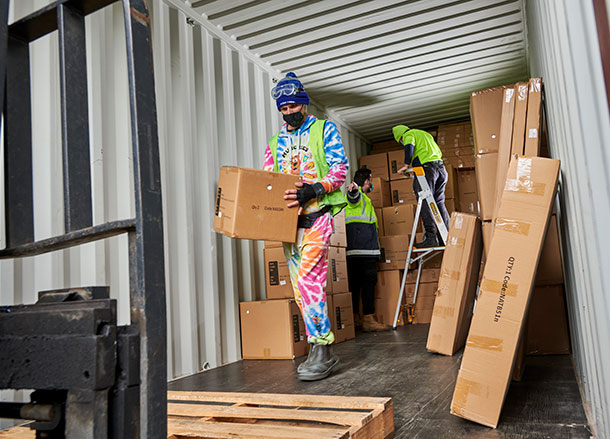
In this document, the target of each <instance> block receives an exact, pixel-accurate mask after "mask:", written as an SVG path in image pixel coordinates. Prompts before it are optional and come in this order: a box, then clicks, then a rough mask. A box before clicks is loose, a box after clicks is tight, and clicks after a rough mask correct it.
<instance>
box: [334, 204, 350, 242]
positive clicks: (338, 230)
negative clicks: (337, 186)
mask: <svg viewBox="0 0 610 439" xmlns="http://www.w3.org/2000/svg"><path fill="white" fill-rule="evenodd" d="M333 225H334V227H333V234H332V235H330V245H331V246H333V247H347V234H346V233H345V210H342V211H341V212H339V213H338V214H336V215H335V216H334V217H333Z"/></svg>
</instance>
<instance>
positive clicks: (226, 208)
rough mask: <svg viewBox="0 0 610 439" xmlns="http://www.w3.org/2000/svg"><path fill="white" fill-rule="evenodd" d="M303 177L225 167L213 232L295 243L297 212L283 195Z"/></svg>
mask: <svg viewBox="0 0 610 439" xmlns="http://www.w3.org/2000/svg"><path fill="white" fill-rule="evenodd" d="M300 180H301V177H299V176H296V175H289V174H281V173H278V172H266V171H259V170H256V169H246V168H236V167H230V166H223V167H221V168H220V176H219V177H218V188H217V192H216V208H215V216H214V230H215V231H217V232H220V233H223V234H225V235H227V236H230V237H232V238H243V239H260V240H274V241H283V242H295V240H296V232H297V213H298V209H296V208H290V209H289V208H288V207H286V204H287V203H286V200H284V193H285V191H286V189H294V188H295V186H294V184H295V183H296V182H297V181H300Z"/></svg>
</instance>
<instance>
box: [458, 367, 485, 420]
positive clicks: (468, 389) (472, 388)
mask: <svg viewBox="0 0 610 439" xmlns="http://www.w3.org/2000/svg"><path fill="white" fill-rule="evenodd" d="M471 394H473V395H477V396H482V395H483V384H481V383H478V382H476V381H472V380H467V379H466V378H462V377H460V376H458V379H457V382H456V383H455V392H454V393H453V401H452V403H451V410H452V411H453V413H455V414H456V415H459V416H462V417H463V416H464V410H465V408H466V405H467V404H468V397H469V396H470V395H471Z"/></svg>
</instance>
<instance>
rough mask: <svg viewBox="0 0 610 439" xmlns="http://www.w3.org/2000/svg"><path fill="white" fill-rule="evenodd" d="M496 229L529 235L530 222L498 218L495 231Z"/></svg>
mask: <svg viewBox="0 0 610 439" xmlns="http://www.w3.org/2000/svg"><path fill="white" fill-rule="evenodd" d="M496 230H502V231H504V232H509V233H517V234H519V235H525V236H527V235H529V233H530V223H526V222H525V221H517V220H512V219H508V218H496V223H495V225H494V231H496Z"/></svg>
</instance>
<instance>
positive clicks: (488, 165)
mask: <svg viewBox="0 0 610 439" xmlns="http://www.w3.org/2000/svg"><path fill="white" fill-rule="evenodd" d="M497 167H498V153H491V154H482V155H481V154H479V155H478V156H477V157H476V174H477V192H478V198H479V207H480V215H481V219H482V220H491V219H493V216H494V207H495V205H496V172H497V171H498V169H497Z"/></svg>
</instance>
